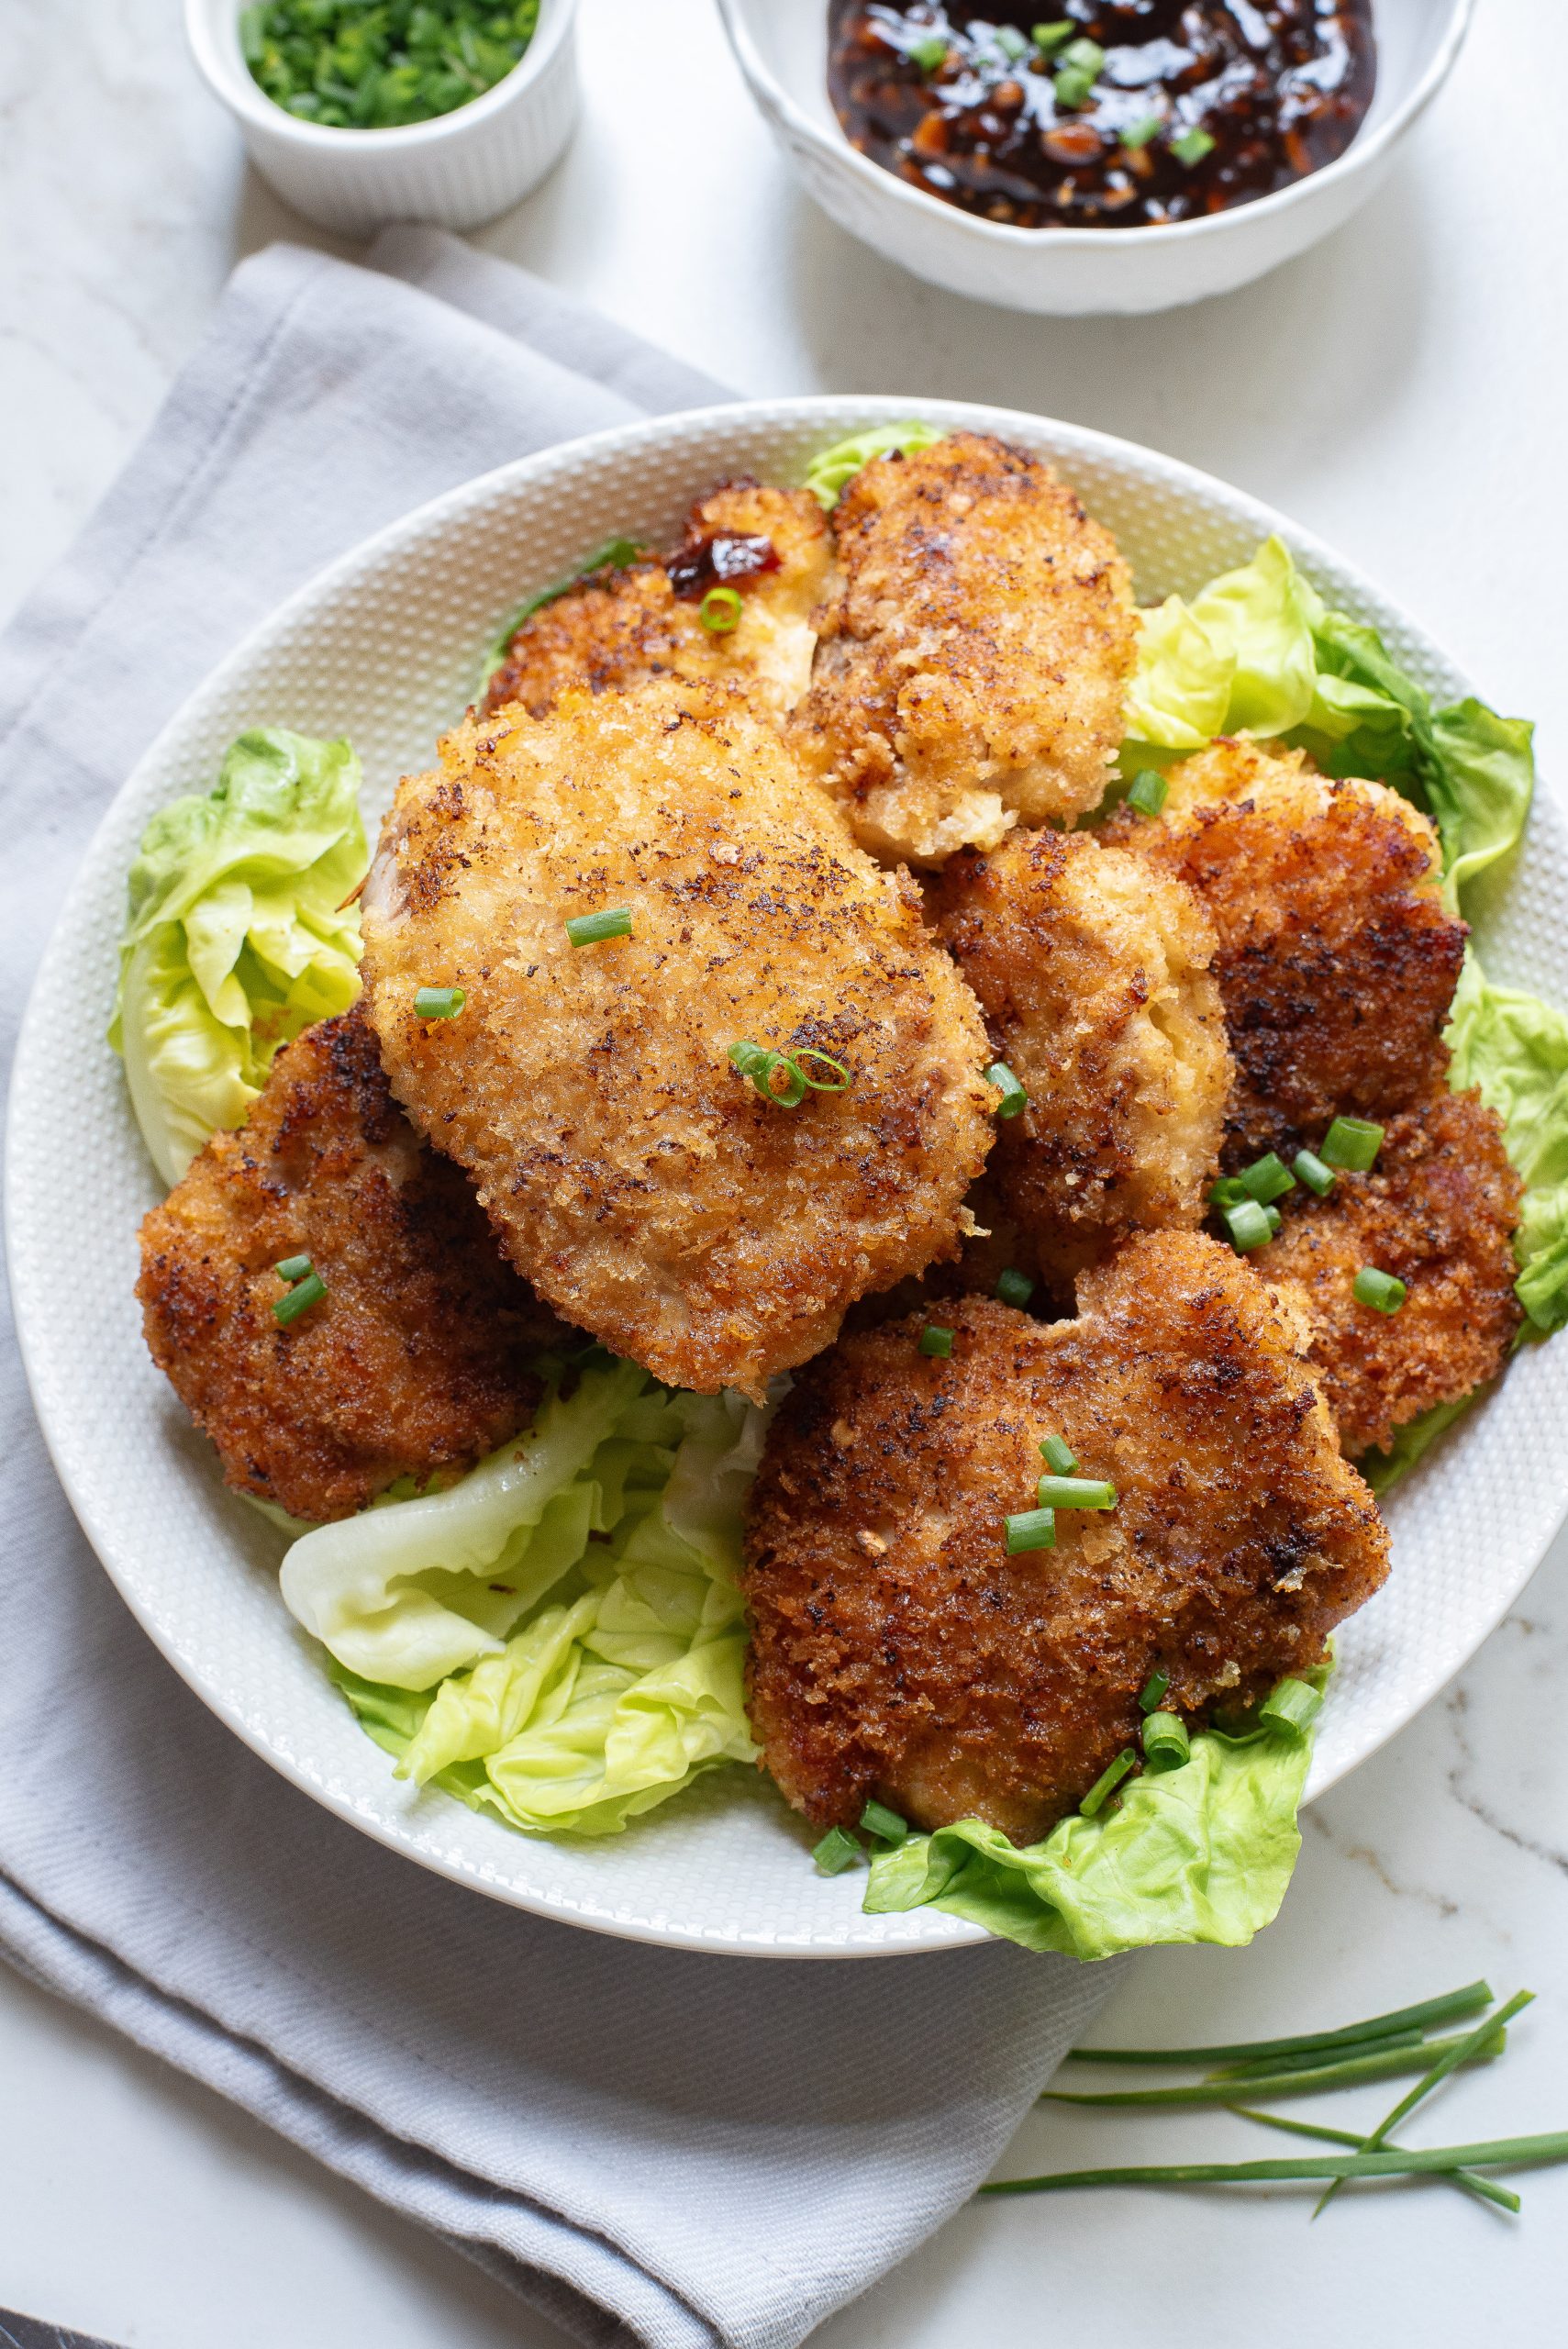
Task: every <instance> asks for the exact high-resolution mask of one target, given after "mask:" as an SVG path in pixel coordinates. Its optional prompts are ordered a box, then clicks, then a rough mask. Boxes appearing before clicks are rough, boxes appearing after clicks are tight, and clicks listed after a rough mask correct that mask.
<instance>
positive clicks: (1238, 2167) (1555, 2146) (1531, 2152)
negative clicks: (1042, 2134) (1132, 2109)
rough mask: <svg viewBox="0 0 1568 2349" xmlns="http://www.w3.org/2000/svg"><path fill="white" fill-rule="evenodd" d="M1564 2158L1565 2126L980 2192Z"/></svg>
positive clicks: (1069, 2175) (1012, 2181) (1245, 2181)
mask: <svg viewBox="0 0 1568 2349" xmlns="http://www.w3.org/2000/svg"><path fill="white" fill-rule="evenodd" d="M1559 2162H1568V2129H1559V2130H1555V2131H1552V2132H1549V2133H1548V2134H1546V2135H1543V2136H1540V2137H1488V2138H1484V2139H1481V2140H1480V2141H1479V2142H1478V2143H1475V2144H1473V2145H1423V2146H1421V2147H1420V2148H1419V2149H1417V2148H1415V2147H1410V2148H1402V2149H1397V2150H1396V2149H1395V2148H1392V2147H1390V2148H1388V2149H1387V2150H1385V2152H1383V2153H1381V2154H1350V2153H1346V2154H1324V2155H1323V2156H1322V2157H1321V2158H1320V2159H1307V2160H1302V2161H1285V2162H1172V2163H1166V2164H1156V2163H1146V2164H1144V2165H1141V2166H1140V2167H1138V2168H1135V2169H1071V2170H1052V2171H1049V2172H1048V2173H1047V2174H1046V2175H1045V2176H1043V2177H999V2178H994V2179H993V2180H992V2181H991V2182H990V2184H989V2185H986V2186H981V2187H977V2188H975V2191H976V2192H977V2193H978V2194H987V2195H995V2194H1049V2193H1051V2192H1052V2191H1053V2190H1054V2189H1056V2188H1061V2187H1070V2186H1254V2185H1257V2186H1264V2185H1272V2184H1275V2183H1277V2182H1280V2181H1283V2180H1285V2179H1289V2178H1303V2177H1308V2178H1309V2177H1424V2176H1431V2175H1433V2174H1434V2173H1435V2174H1437V2175H1439V2176H1451V2175H1452V2174H1453V2172H1454V2171H1455V2170H1461V2169H1475V2168H1480V2167H1483V2166H1491V2165H1504V2164H1506V2165H1507V2166H1508V2167H1510V2168H1515V2169H1518V2168H1532V2167H1533V2168H1540V2167H1550V2166H1551V2165H1554V2164H1556V2163H1559Z"/></svg>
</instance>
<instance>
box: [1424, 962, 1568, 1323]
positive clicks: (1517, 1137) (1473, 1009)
mask: <svg viewBox="0 0 1568 2349" xmlns="http://www.w3.org/2000/svg"><path fill="white" fill-rule="evenodd" d="M1448 1044H1449V1048H1450V1050H1451V1052H1452V1054H1453V1058H1452V1060H1451V1063H1450V1065H1449V1082H1450V1084H1451V1085H1454V1086H1456V1087H1464V1086H1468V1085H1479V1087H1480V1089H1481V1097H1482V1099H1483V1100H1484V1101H1485V1103H1486V1105H1487V1107H1488V1108H1491V1109H1495V1110H1496V1113H1497V1115H1498V1117H1499V1118H1500V1119H1502V1121H1503V1139H1504V1141H1505V1142H1506V1143H1507V1152H1508V1156H1509V1157H1510V1158H1511V1159H1512V1161H1513V1163H1514V1165H1515V1167H1516V1168H1517V1169H1518V1173H1519V1175H1520V1176H1521V1177H1522V1179H1523V1182H1524V1186H1525V1195H1524V1208H1523V1212H1522V1214H1521V1217H1520V1220H1519V1228H1518V1232H1517V1233H1516V1234H1515V1238H1514V1247H1515V1251H1516V1252H1517V1254H1518V1261H1519V1276H1518V1281H1517V1282H1516V1283H1515V1286H1516V1288H1517V1289H1518V1298H1519V1302H1520V1304H1521V1305H1522V1306H1523V1307H1524V1309H1525V1311H1526V1312H1527V1313H1528V1314H1529V1318H1530V1320H1531V1322H1532V1323H1533V1324H1534V1326H1535V1327H1536V1329H1538V1330H1561V1329H1562V1325H1563V1323H1564V1322H1568V1019H1565V1018H1564V1017H1563V1015H1562V1012H1561V1011H1558V1010H1555V1009H1554V1008H1552V1007H1551V1005H1550V1004H1545V1003H1541V1002H1540V1000H1539V999H1538V998H1537V997H1536V996H1532V995H1526V994H1525V993H1523V992H1522V990H1520V989H1519V988H1518V987H1499V986H1494V985H1492V984H1491V983H1490V981H1489V980H1487V979H1486V977H1485V975H1484V974H1483V972H1482V969H1481V964H1480V963H1479V961H1478V960H1477V959H1476V956H1475V954H1474V953H1473V952H1470V953H1468V954H1466V956H1465V960H1464V968H1463V970H1462V972H1461V974H1460V981H1459V986H1458V988H1457V990H1456V992H1455V995H1454V999H1453V1010H1452V1014H1451V1019H1450V1024H1449V1028H1448Z"/></svg>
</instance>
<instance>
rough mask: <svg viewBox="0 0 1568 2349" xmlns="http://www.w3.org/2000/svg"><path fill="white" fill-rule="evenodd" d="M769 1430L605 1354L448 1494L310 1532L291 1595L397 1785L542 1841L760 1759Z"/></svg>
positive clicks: (730, 1401) (289, 1580) (297, 1552)
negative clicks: (752, 1679)
mask: <svg viewBox="0 0 1568 2349" xmlns="http://www.w3.org/2000/svg"><path fill="white" fill-rule="evenodd" d="M761 1447H762V1416H761V1414H759V1413H758V1412H756V1411H754V1410H752V1409H751V1408H750V1407H749V1406H748V1405H746V1404H744V1403H743V1402H741V1401H740V1399H739V1398H738V1397H734V1396H729V1395H725V1396H717V1397H714V1396H698V1395H685V1394H675V1393H671V1392H670V1391H668V1390H667V1389H665V1388H663V1387H662V1386H658V1385H657V1384H656V1383H655V1382H654V1381H653V1380H652V1379H651V1378H650V1377H649V1375H648V1374H647V1372H645V1371H643V1370H640V1369H639V1368H638V1367H637V1366H636V1365H635V1364H630V1363H620V1362H614V1361H610V1360H608V1359H607V1358H605V1357H602V1356H600V1357H590V1359H589V1361H588V1363H587V1364H586V1365H585V1366H584V1368H583V1369H582V1373H581V1375H580V1377H579V1379H578V1381H577V1384H576V1386H574V1388H573V1391H572V1393H571V1394H570V1396H562V1394H561V1393H560V1392H559V1391H557V1392H556V1393H554V1394H553V1395H552V1396H551V1397H550V1400H549V1401H547V1402H546V1404H545V1405H544V1407H543V1408H542V1409H541V1411H540V1412H539V1418H538V1420H537V1422H536V1424H535V1426H534V1427H533V1428H532V1429H531V1430H529V1431H528V1433H526V1434H525V1435H522V1436H519V1437H517V1438H516V1439H515V1440H514V1441H513V1442H511V1443H509V1444H506V1445H504V1446H503V1447H502V1448H501V1450H500V1451H498V1452H496V1453H492V1454H491V1456H490V1458H489V1459H488V1460H485V1461H483V1462H482V1463H481V1464H480V1465H479V1466H478V1467H477V1468H475V1469H473V1471H472V1472H471V1473H470V1475H467V1476H465V1477H464V1478H463V1479H462V1482H461V1483H459V1484H457V1485H454V1486H451V1487H450V1489H449V1490H448V1491H446V1492H443V1493H436V1494H430V1495H428V1496H426V1497H422V1498H417V1499H413V1500H406V1501H400V1502H396V1503H395V1504H393V1505H392V1506H390V1507H388V1508H373V1509H369V1510H366V1511H365V1512H364V1513H363V1514H362V1515H361V1516H359V1517H355V1518H350V1519H348V1520H345V1521H344V1522H342V1523H340V1524H337V1525H327V1526H318V1527H317V1528H315V1529H314V1530H313V1531H311V1532H309V1533H307V1534H306V1535H305V1536H304V1537H303V1538H302V1539H301V1540H300V1541H298V1542H295V1545H294V1547H293V1548H292V1549H291V1550H290V1551H289V1553H288V1554H287V1556H286V1557H285V1559H284V1567H283V1577H282V1579H283V1592H284V1599H285V1601H286V1602H287V1604H288V1606H289V1608H290V1609H291V1610H292V1611H293V1613H294V1614H295V1618H296V1619H297V1620H299V1621H300V1622H301V1623H302V1624H303V1625H304V1626H305V1628H306V1630H307V1631H310V1632H312V1633H313V1634H314V1636H315V1637H317V1639H319V1640H321V1641H322V1642H323V1643H324V1644H325V1646H326V1647H327V1649H328V1653H329V1655H330V1657H331V1659H332V1664H331V1669H332V1674H333V1677H334V1678H335V1679H336V1680H337V1682H338V1684H339V1687H341V1688H342V1690H343V1692H344V1694H345V1696H346V1697H347V1698H348V1699H349V1702H350V1705H351V1706H352V1707H353V1709H354V1711H355V1713H356V1714H357V1715H358V1717H359V1719H360V1720H361V1723H362V1724H363V1726H364V1727H365V1729H366V1730H367V1731H369V1733H370V1734H371V1735H372V1736H373V1737H374V1738H375V1739H376V1741H377V1742H378V1743H379V1744H381V1745H383V1746H384V1748H385V1749H386V1750H387V1751H389V1752H391V1753H395V1755H396V1756H397V1757H398V1762H397V1775H398V1776H400V1777H406V1778H411V1779H412V1780H413V1781H414V1782H415V1783H416V1784H417V1785H419V1786H426V1785H430V1784H435V1785H438V1786H441V1787H445V1788H446V1789H447V1790H448V1791H449V1792H450V1793H453V1794H456V1795H458V1796H459V1797H460V1798H462V1800H463V1801H465V1802H467V1803H469V1804H471V1805H472V1806H473V1807H474V1808H479V1809H490V1810H493V1811H495V1813H496V1814H497V1815H498V1816H499V1817H501V1818H502V1819H504V1820H506V1821H507V1822H508V1823H509V1824H510V1825H512V1826H514V1827H517V1828H521V1829H523V1830H525V1831H529V1832H533V1833H562V1832H571V1833H575V1834H584V1835H605V1834H613V1833H616V1832H617V1831H619V1830H620V1829H622V1828H624V1827H625V1826H626V1824H627V1822H628V1820H630V1819H632V1818H635V1817H636V1816H637V1815H638V1814H639V1813H640V1812H642V1811H646V1810H649V1809H652V1808H653V1806H654V1805H655V1804H657V1803H661V1802H664V1801H667V1800H668V1799H669V1798H670V1797H671V1796H672V1795H673V1794H676V1793H678V1792H679V1791H680V1789H681V1788H682V1787H684V1786H686V1785H688V1784H689V1783H690V1781H691V1780H692V1778H693V1777H695V1776H696V1775H697V1773H698V1772H699V1771H701V1770H705V1769H707V1768H709V1767H711V1766H712V1765H714V1764H716V1763H718V1762H723V1761H735V1762H749V1761H751V1760H754V1758H755V1753H756V1749H755V1747H754V1745H753V1744H752V1742H751V1731H750V1728H749V1726H748V1723H747V1718H746V1705H745V1677H744V1675H745V1653H746V1624H745V1615H744V1609H743V1607H742V1604H741V1600H740V1591H739V1589H738V1586H737V1574H738V1570H739V1566H740V1507H741V1501H742V1499H743V1497H744V1494H745V1490H746V1487H747V1486H748V1485H749V1483H750V1481H751V1476H752V1475H753V1473H754V1471H755V1468H756V1464H757V1460H758V1457H759V1454H760V1452H761Z"/></svg>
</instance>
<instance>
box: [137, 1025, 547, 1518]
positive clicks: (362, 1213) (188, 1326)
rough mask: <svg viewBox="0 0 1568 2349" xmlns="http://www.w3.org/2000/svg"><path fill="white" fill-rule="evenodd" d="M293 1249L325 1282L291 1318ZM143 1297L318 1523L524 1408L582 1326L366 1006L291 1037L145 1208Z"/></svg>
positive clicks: (249, 1469)
mask: <svg viewBox="0 0 1568 2349" xmlns="http://www.w3.org/2000/svg"><path fill="white" fill-rule="evenodd" d="M295 1255H307V1256H308V1257H309V1258H310V1260H311V1262H312V1264H314V1265H315V1267H316V1269H317V1272H318V1273H319V1274H320V1275H321V1277H322V1279H323V1280H324V1281H325V1282H326V1284H327V1294H326V1296H325V1297H323V1298H322V1299H321V1301H320V1302H319V1304H317V1305H314V1306H312V1307H311V1308H310V1309H309V1310H308V1311H307V1312H306V1313H303V1314H302V1315H301V1316H300V1318H299V1319H298V1320H296V1321H295V1322H293V1323H291V1324H290V1325H289V1326H288V1327H287V1328H284V1329H280V1328H279V1326H278V1323H277V1321H276V1320H275V1319H274V1318H273V1314H272V1306H273V1304H274V1302H275V1301H276V1300H277V1299H279V1298H281V1297H284V1296H285V1295H286V1294H287V1291H288V1286H289V1284H288V1283H287V1282H286V1281H284V1280H282V1279H280V1278H279V1276H278V1274H277V1273H276V1271H275V1270H274V1266H275V1265H277V1264H280V1263H282V1262H284V1261H286V1260H287V1259H288V1258H289V1257H291V1256H295ZM137 1295H138V1297H139V1298H140V1300H141V1307H142V1316H143V1323H144V1327H145V1330H146V1333H147V1342H148V1346H149V1348H150V1351H151V1354H152V1358H153V1360H154V1362H156V1363H157V1364H158V1366H159V1368H160V1369H161V1371H163V1372H164V1373H165V1374H166V1375H167V1376H168V1378H169V1380H170V1382H171V1384H172V1386H173V1388H174V1391H175V1393H176V1394H177V1395H178V1396H179V1397H180V1399H181V1401H182V1402H183V1404H184V1406H185V1408H186V1409H187V1410H188V1411H189V1412H190V1413H191V1416H192V1418H193V1419H195V1422H196V1424H197V1426H198V1427H200V1428H201V1429H203V1430H204V1431H205V1432H206V1434H207V1435H209V1436H210V1437H211V1438H212V1441H213V1442H214V1443H215V1444H216V1445H217V1449H218V1453H219V1456H220V1457H221V1459H222V1462H223V1470H224V1475H226V1476H227V1478H228V1482H229V1483H230V1484H231V1485H232V1486H234V1487H235V1488H236V1490H237V1491H239V1492H243V1493H250V1494H253V1495H255V1497H257V1498H258V1499H261V1500H266V1501H272V1502H275V1503H276V1504H277V1505H278V1507H279V1508H284V1509H286V1510H287V1511H288V1513H289V1514H290V1516H291V1517H302V1518H309V1519H311V1520H314V1521H317V1522H324V1521H325V1520H328V1519H329V1518H338V1517H348V1516H350V1515H351V1514H352V1513H353V1511H354V1510H356V1509H361V1508H364V1507H365V1506H366V1504H367V1503H368V1502H370V1501H371V1500H373V1498H374V1497H375V1496H376V1494H377V1493H379V1492H383V1491H384V1490H385V1488H386V1486H388V1485H391V1484H393V1483H395V1481H396V1479H397V1478H398V1477H400V1476H414V1477H417V1479H418V1480H419V1481H420V1482H421V1483H423V1482H425V1481H426V1480H427V1479H428V1478H429V1477H431V1476H439V1477H440V1478H442V1479H443V1480H444V1479H446V1478H447V1477H448V1476H450V1475H456V1474H459V1473H461V1472H462V1470H464V1469H466V1468H470V1467H472V1466H473V1464H474V1462H475V1461H476V1460H480V1459H482V1458H483V1457H484V1454H485V1453H487V1452H490V1451H493V1450H494V1449H495V1446H496V1445H497V1444H499V1443H504V1442H506V1439H507V1437H508V1436H511V1435H515V1434H516V1433H517V1431H518V1429H520V1428H523V1427H526V1426H527V1425H528V1422H529V1420H530V1419H532V1417H533V1413H534V1408H535V1406H536V1404H537V1403H538V1401H539V1394H540V1391H541V1389H540V1384H539V1378H538V1376H537V1375H535V1372H534V1369H533V1366H532V1365H533V1361H534V1357H535V1355H536V1353H537V1352H538V1351H539V1348H540V1347H542V1346H546V1345H549V1344H550V1342H551V1341H553V1340H557V1339H559V1338H560V1337H561V1336H562V1334H563V1333H562V1330H561V1327H560V1324H559V1323H558V1322H557V1321H556V1319H555V1317H554V1315H553V1314H551V1313H550V1312H549V1311H548V1310H547V1309H546V1308H544V1307H543V1306H541V1305H540V1304H539V1300H538V1299H537V1298H536V1297H533V1296H532V1295H531V1294H530V1292H529V1291H528V1288H527V1287H526V1286H525V1285H524V1284H523V1282H521V1281H520V1280H519V1279H518V1278H517V1275H516V1273H514V1272H513V1270H512V1268H511V1266H510V1265H509V1264H507V1262H506V1258H505V1257H504V1256H503V1255H502V1253H501V1251H500V1248H499V1247H498V1245H497V1244H496V1241H495V1234H494V1233H493V1232H492V1231H491V1230H490V1228H489V1226H488V1224H487V1223H486V1222H485V1220H484V1215H483V1214H482V1213H481V1211H480V1208H479V1203H478V1201H477V1200H476V1199H475V1198H474V1197H473V1192H472V1191H471V1189H470V1188H469V1186H468V1184H467V1182H466V1181H465V1179H464V1178H463V1176H462V1175H461V1174H460V1173H459V1171H458V1169H457V1168H456V1167H455V1166H453V1165H452V1164H451V1163H450V1161H448V1160H446V1159H444V1158H441V1157H439V1156H438V1155H437V1154H436V1153H435V1152H432V1151H428V1150H427V1149H426V1148H425V1146H424V1144H423V1143H422V1142H421V1141H419V1139H418V1137H417V1134H416V1133H415V1132H414V1130H413V1129H412V1127H411V1126H410V1125H409V1124H408V1122H407V1119H406V1118H405V1117H404V1116H403V1115H402V1113H401V1111H400V1110H399V1109H398V1108H397V1106H396V1104H395V1102H394V1100H393V1099H392V1097H391V1095H390V1094H389V1092H388V1091H387V1086H386V1079H385V1078H384V1076H383V1074H382V1071H381V1063H380V1060H379V1058H378V1056H377V1053H376V1045H375V1038H374V1037H373V1035H372V1033H371V1031H370V1029H369V1028H368V1026H367V1025H366V1023H365V1021H364V1019H362V1018H361V1015H360V1013H359V1011H358V1010H357V1009H356V1010H354V1011H351V1012H348V1013H346V1014H345V1015H344V1016H343V1017H342V1018H341V1019H328V1020H323V1021H322V1022H321V1023H320V1024H319V1026H317V1027H315V1028H307V1029H306V1031H305V1033H304V1034H303V1035H302V1036H300V1037H298V1038H296V1040H295V1042H294V1043H292V1044H289V1045H286V1046H285V1047H284V1050H283V1051H282V1052H280V1053H279V1054H278V1056H277V1059H276V1060H275V1061H274V1062H273V1063H272V1072H271V1074H270V1075H269V1076H268V1079H267V1082H266V1085H265V1086H264V1087H263V1088H262V1092H261V1098H260V1099H259V1100H258V1101H257V1102H256V1103H255V1105H254V1107H253V1108H252V1109H251V1112H250V1120H249V1122H248V1123H247V1124H246V1125H245V1126H243V1127H242V1128H241V1129H240V1130H239V1132H237V1133H216V1134H214V1135H213V1137H212V1140H211V1141H209V1142H208V1143H207V1145H206V1149H205V1150H204V1151H203V1152H201V1154H200V1156H199V1157H198V1158H197V1159H196V1161H195V1164H194V1165H193V1166H192V1167H191V1169H190V1171H189V1173H188V1174H187V1175H185V1176H184V1177H183V1180H182V1181H181V1182H179V1183H177V1184H176V1185H175V1186H174V1188H173V1190H172V1192H171V1193H170V1195H169V1197H168V1198H167V1199H165V1201H164V1202H163V1204H162V1206H161V1207H157V1208H153V1209H152V1211H151V1213H150V1215H149V1216H148V1217H147V1218H146V1219H145V1220H144V1221H143V1223H142V1227H141V1277H140V1280H139V1283H138V1285H137Z"/></svg>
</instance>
